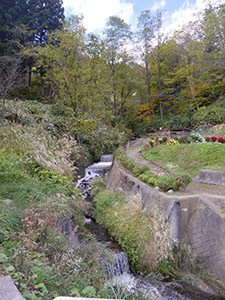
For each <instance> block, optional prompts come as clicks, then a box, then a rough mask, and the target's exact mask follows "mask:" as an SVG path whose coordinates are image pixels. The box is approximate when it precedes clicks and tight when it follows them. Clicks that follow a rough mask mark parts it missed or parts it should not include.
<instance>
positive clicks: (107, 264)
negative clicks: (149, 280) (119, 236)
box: [102, 252, 130, 280]
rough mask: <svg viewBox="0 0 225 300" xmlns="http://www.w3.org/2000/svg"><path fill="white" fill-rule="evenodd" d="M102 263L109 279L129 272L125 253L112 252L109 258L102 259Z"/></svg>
mask: <svg viewBox="0 0 225 300" xmlns="http://www.w3.org/2000/svg"><path fill="white" fill-rule="evenodd" d="M102 265H103V269H104V270H105V271H106V272H107V275H108V279H110V280H111V279H113V278H114V277H117V276H120V275H123V274H127V273H129V272H130V269H129V263H128V258H127V254H126V253H124V252H118V253H115V254H113V255H112V256H111V257H110V260H109V261H104V262H103V264H102Z"/></svg>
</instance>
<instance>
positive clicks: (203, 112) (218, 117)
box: [193, 105, 225, 125]
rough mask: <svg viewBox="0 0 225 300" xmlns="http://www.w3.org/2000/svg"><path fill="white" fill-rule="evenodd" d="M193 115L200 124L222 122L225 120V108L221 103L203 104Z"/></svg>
mask: <svg viewBox="0 0 225 300" xmlns="http://www.w3.org/2000/svg"><path fill="white" fill-rule="evenodd" d="M193 117H194V120H195V121H196V122H197V124H198V125H204V124H211V125H216V124H221V123H223V122H224V121H225V108H223V107H221V105H210V106H207V107H205V106H203V107H201V108H199V109H198V110H197V111H196V113H195V114H194V116H193Z"/></svg>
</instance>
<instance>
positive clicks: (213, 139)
mask: <svg viewBox="0 0 225 300" xmlns="http://www.w3.org/2000/svg"><path fill="white" fill-rule="evenodd" d="M205 140H206V142H213V143H215V142H218V143H222V144H225V137H217V136H207V137H206V138H205Z"/></svg>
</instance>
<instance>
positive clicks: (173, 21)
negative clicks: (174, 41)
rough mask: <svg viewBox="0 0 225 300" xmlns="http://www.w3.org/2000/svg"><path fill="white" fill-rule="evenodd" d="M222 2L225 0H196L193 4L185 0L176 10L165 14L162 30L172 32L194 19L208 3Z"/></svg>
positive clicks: (213, 4) (217, 3) (216, 3)
mask: <svg viewBox="0 0 225 300" xmlns="http://www.w3.org/2000/svg"><path fill="white" fill-rule="evenodd" d="M224 3H225V0H196V2H195V3H194V4H190V1H189V0H185V1H184V3H183V5H182V6H181V7H180V8H179V9H178V10H176V11H174V12H173V13H172V14H167V16H166V22H165V24H164V28H163V31H164V32H165V33H173V32H174V31H175V30H180V29H182V27H183V26H184V25H186V24H188V23H189V22H190V21H194V20H196V18H197V14H198V13H201V12H203V10H204V9H205V8H206V7H207V6H208V5H209V4H211V5H212V6H217V5H219V4H224Z"/></svg>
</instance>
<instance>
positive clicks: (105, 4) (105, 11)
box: [64, 0, 134, 32]
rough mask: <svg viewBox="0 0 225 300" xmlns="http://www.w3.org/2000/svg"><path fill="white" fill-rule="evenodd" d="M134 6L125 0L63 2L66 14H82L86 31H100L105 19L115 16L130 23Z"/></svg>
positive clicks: (73, 0) (70, 0)
mask: <svg viewBox="0 0 225 300" xmlns="http://www.w3.org/2000/svg"><path fill="white" fill-rule="evenodd" d="M133 6H134V4H133V3H131V2H127V1H125V0H64V7H65V11H66V14H67V15H68V14H71V13H73V14H76V15H79V14H82V15H83V16H84V20H83V23H84V26H85V28H86V29H87V30H88V31H92V32H93V31H100V30H102V28H104V26H105V23H106V21H107V19H108V18H109V17H110V16H112V15H116V16H118V17H120V18H122V19H124V21H125V22H127V23H130V22H131V19H132V17H133V13H134V9H133Z"/></svg>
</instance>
